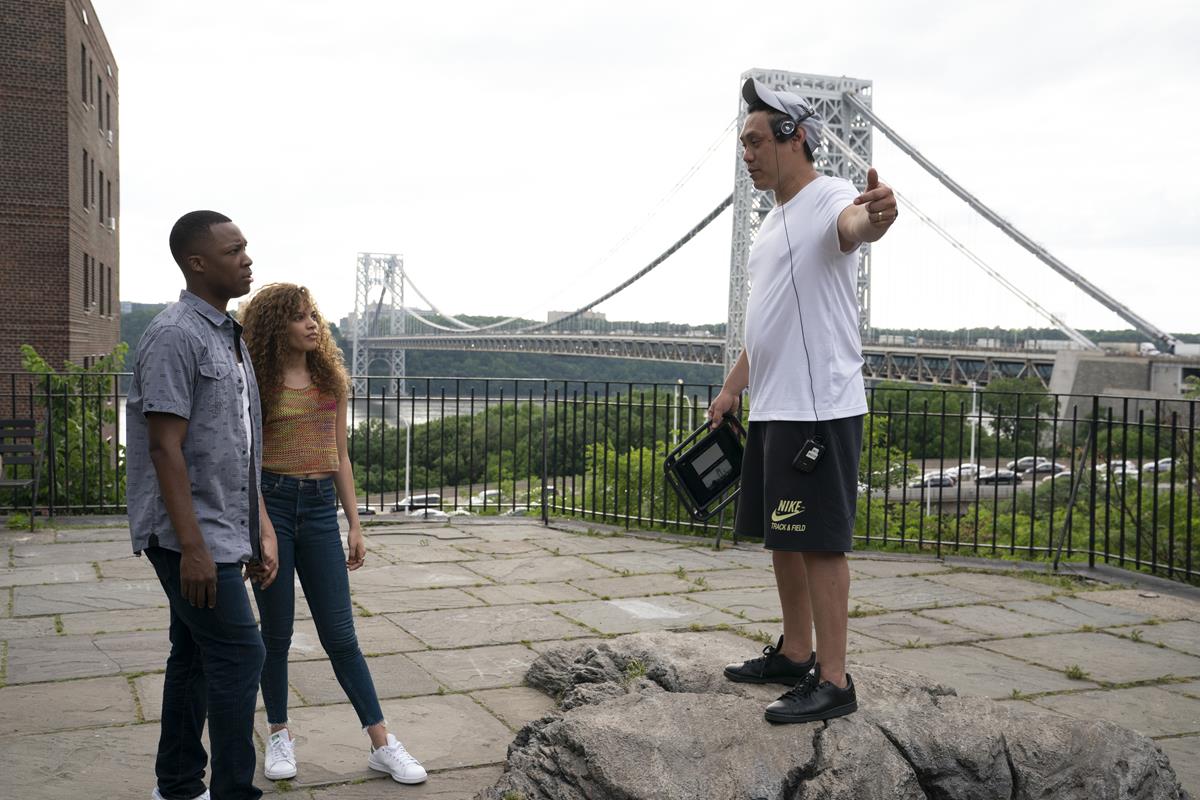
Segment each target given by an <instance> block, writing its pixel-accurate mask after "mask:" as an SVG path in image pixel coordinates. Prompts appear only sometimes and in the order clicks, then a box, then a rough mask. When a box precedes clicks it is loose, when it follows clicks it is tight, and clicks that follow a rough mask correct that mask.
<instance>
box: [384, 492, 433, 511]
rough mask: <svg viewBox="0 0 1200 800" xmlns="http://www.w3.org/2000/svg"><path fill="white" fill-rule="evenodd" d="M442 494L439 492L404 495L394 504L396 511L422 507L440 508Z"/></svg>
mask: <svg viewBox="0 0 1200 800" xmlns="http://www.w3.org/2000/svg"><path fill="white" fill-rule="evenodd" d="M441 507H442V496H441V495H440V494H418V495H413V496H412V497H406V498H404V499H403V500H401V501H400V502H399V503H397V504H396V507H395V509H394V510H396V511H414V510H418V509H423V508H441Z"/></svg>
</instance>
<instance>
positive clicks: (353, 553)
mask: <svg viewBox="0 0 1200 800" xmlns="http://www.w3.org/2000/svg"><path fill="white" fill-rule="evenodd" d="M346 549H347V550H349V553H348V554H347V556H346V569H348V570H350V571H351V572H353V571H354V570H356V569H358V568H359V567H361V566H362V565H363V561H365V560H366V558H367V546H366V545H365V544H364V543H363V535H362V528H361V527H359V526H358V525H352V526H351V527H350V532H349V533H348V534H346Z"/></svg>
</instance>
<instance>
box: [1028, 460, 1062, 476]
mask: <svg viewBox="0 0 1200 800" xmlns="http://www.w3.org/2000/svg"><path fill="white" fill-rule="evenodd" d="M1025 471H1026V472H1027V473H1029V474H1030V475H1057V474H1058V473H1060V472H1066V471H1067V468H1066V466H1065V465H1063V464H1059V463H1058V462H1057V461H1042V462H1039V463H1037V464H1034V465H1033V466H1032V467H1030V468H1029V469H1027V470H1025Z"/></svg>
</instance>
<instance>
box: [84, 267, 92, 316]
mask: <svg viewBox="0 0 1200 800" xmlns="http://www.w3.org/2000/svg"><path fill="white" fill-rule="evenodd" d="M89 269H90V265H89V264H88V254H87V253H84V254H83V310H84V311H87V308H88V303H90V302H91V301H92V296H91V291H92V285H91V284H90V283H89V282H88V280H89V278H90V277H91V273H90V272H89Z"/></svg>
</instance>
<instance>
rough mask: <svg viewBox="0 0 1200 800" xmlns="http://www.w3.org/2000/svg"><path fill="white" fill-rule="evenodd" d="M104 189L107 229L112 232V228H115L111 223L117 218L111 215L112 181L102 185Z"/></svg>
mask: <svg viewBox="0 0 1200 800" xmlns="http://www.w3.org/2000/svg"><path fill="white" fill-rule="evenodd" d="M104 188H105V192H106V194H105V198H104V207H105V208H107V209H108V227H109V230H112V229H113V228H115V227H117V226H116V224H115V223H114V222H113V220H115V219H116V218H117V215H116V214H114V213H113V207H112V181H107V182H106V183H105V185H104Z"/></svg>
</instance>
